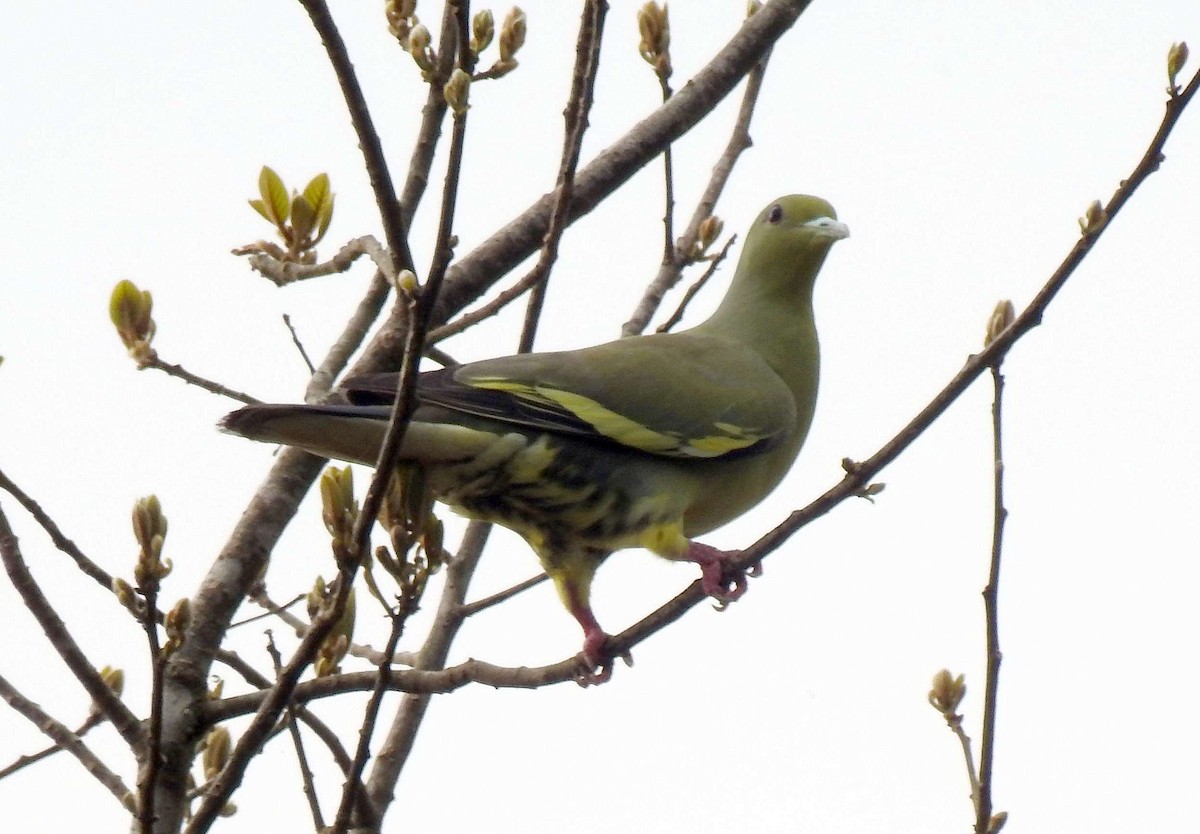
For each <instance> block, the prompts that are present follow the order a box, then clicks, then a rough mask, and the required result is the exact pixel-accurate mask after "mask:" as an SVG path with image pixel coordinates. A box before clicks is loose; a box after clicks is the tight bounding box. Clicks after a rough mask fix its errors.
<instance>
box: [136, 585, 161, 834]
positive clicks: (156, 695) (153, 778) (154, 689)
mask: <svg viewBox="0 0 1200 834" xmlns="http://www.w3.org/2000/svg"><path fill="white" fill-rule="evenodd" d="M157 582H158V580H157V579H156V580H154V582H153V583H152V584H148V585H147V586H146V587H145V588H139V590H140V591H141V592H142V597H143V599H144V600H145V602H146V611H157V610H158V587H157ZM142 628H143V631H144V632H145V634H146V644H147V647H148V648H149V651H150V720H149V722H148V723H147V727H146V750H145V753H144V755H142V756H139V758H140V759H141V761H140V762H139V764H140V767H139V768H138V784H137V790H138V803H137V809H138V810H137V813H138V822H139V824H140V825H141V830H142V832H144V834H150V832H151V831H153V830H154V820H155V819H156V817H155V814H154V799H155V793H156V791H157V788H158V774H159V769H160V765H161V762H162V757H161V754H162V722H163V671H164V670H165V668H166V664H167V661H166V658H165V657H163V655H162V647H161V646H160V645H159V642H158V623H157V622H155V620H154V618H153V617H144V618H143V619H142Z"/></svg>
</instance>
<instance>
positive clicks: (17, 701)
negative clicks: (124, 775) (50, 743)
mask: <svg viewBox="0 0 1200 834" xmlns="http://www.w3.org/2000/svg"><path fill="white" fill-rule="evenodd" d="M0 698H3V699H4V700H5V701H7V702H8V705H9V706H10V707H12V708H13V709H15V710H16V711H17V712H19V713H20V714H21V715H23V716H25V718H27V719H29V722H30V723H31V724H33V725H34V726H35V727H37V728H38V729H39V730H41V731H42V732H43V733H45V734H46V735H47V736H49V737H50V738H51V739H53V740H54V742H55V743H56V744H57V745H58V746H59V747H60V748H62V749H63V750H66V751H67V752H68V753H70V754H71V755H72V756H74V757H75V758H76V759H78V760H79V763H80V764H82V765H83V767H84V769H85V770H86V771H87V772H88V773H90V774H91V775H92V776H94V777H96V781H98V782H99V783H100V784H101V785H103V786H104V787H106V788H108V792H109V793H111V794H112V795H113V796H115V797H116V798H117V801H118V802H120V803H121V805H122V807H124V808H125V809H126V810H131V809H132V807H133V805H134V800H133V793H132V792H131V791H130V790H129V788H127V787H126V786H125V783H123V782H122V781H121V777H120V776H118V775H117V774H115V773H113V772H112V771H111V770H109V769H108V767H107V766H106V765H105V764H104V762H102V761H100V759H99V758H98V757H97V756H96V754H95V753H93V752H92V751H91V750H90V749H89V748H88V746H87V745H86V744H84V743H83V742H82V741H80V739H79V736H77V735H76V734H75V733H72V732H71V731H70V730H69V729H68V728H67V727H66V726H65V725H63V724H61V723H60V722H58V721H56V720H54V719H53V718H51V717H50V716H49V715H48V714H47V713H46V712H45V711H43V710H42V708H41V707H39V706H38V705H37V704H35V703H34V702H33V701H30V700H29V699H28V698H26V697H25V696H24V695H22V694H21V693H20V692H18V691H17V689H16V687H14V686H13V685H12V684H11V683H9V682H8V681H7V680H6V679H5V678H4V677H3V676H0Z"/></svg>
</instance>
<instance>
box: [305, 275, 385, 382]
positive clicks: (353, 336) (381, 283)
mask: <svg viewBox="0 0 1200 834" xmlns="http://www.w3.org/2000/svg"><path fill="white" fill-rule="evenodd" d="M391 289H392V285H391V282H390V281H388V279H387V277H386V276H385V275H384V273H383V272H381V271H379V270H376V271H375V275H374V276H373V277H372V278H371V285H370V286H369V287H368V288H367V292H366V294H365V295H364V296H363V297H362V300H361V301H359V302H358V307H356V308H355V310H354V314H353V315H351V316H350V320H349V321H348V322H346V326H345V327H344V328H342V333H341V335H340V336H338V338H337V341H336V342H334V343H333V346H332V347H331V348H330V349H329V352H328V353H326V354H325V359H324V361H323V362H321V365H320V367H318V368H317V370H316V371H315V372H314V373H313V376H312V379H311V380H309V382H308V386H307V387H306V388H305V389H304V401H305V402H306V403H312V402H318V401H320V400H322V399H324V398H325V397H326V396H327V395H328V394H329V391H330V389H331V388H333V381H334V380H335V379H337V376H338V374H340V373H341V372H342V371H343V370H344V369H345V367H346V363H348V362H349V361H350V357H351V356H353V355H354V352H355V351H356V350H358V349H359V347H361V346H362V343H363V340H364V339H366V338H367V333H369V332H370V330H371V326H372V325H373V324H375V320H376V319H377V318H379V313H380V311H381V310H383V305H384V302H386V301H387V297H388V293H389V292H391Z"/></svg>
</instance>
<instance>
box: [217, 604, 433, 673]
mask: <svg viewBox="0 0 1200 834" xmlns="http://www.w3.org/2000/svg"><path fill="white" fill-rule="evenodd" d="M302 599H304V597H303V596H298V597H296V598H295V599H294V600H292V602H289V603H288V604H287V605H280V604H279V603H277V602H274V601H273V600H272V599H271V598H270V597H268V596H267V595H266V593H265V592H260V593H255V594H251V595H250V601H251V602H253V603H255V604H256V605H260V606H262V607H263V608H265V609H267V613H266V614H259V615H256V616H254V617H248V618H247V619H245V620H241V621H239V622H237V623H236V624H234V625H232V626H230V628H234V627H236V626H243V625H246V624H247V623H251V622H254V621H255V620H259V619H262V618H263V617H270V616H274V617H277V618H278V619H279V620H280V621H282V622H283V623H284V624H285V625H287V626H289V627H291V629H292V630H293V632H295V634H296V636H297V637H303V636H304V633H305V632H306V631H308V629H309V626H310V625H311V623H310V622H309V621H308V620H305V619H303V618H301V617H298V616H296V615H295V614H293V613H292V612H291V611H289V610H288V608H290V607H291V606H292V605H294V604H295V603H296V602H298V601H299V600H302ZM346 654H348V655H350V656H352V657H357V658H361V659H362V660H365V661H367V662H368V663H372V664H374V665H376V666H378V665H379V664H380V663H381V662H383V657H384V654H383V652H381V651H380V650H379V649H373V648H371V647H370V646H368V645H365V644H359V643H351V644H350V646H349V648H347V649H346ZM392 662H393V663H400V664H401V665H404V666H411V665H412V664H413V662H414V658H413V656H412V655H411V654H409V653H407V652H397V653H396V654H395V656H394V657H393V658H392Z"/></svg>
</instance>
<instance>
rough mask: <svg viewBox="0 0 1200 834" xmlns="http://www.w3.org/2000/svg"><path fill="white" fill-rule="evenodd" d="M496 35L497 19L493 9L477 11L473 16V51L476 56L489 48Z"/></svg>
mask: <svg viewBox="0 0 1200 834" xmlns="http://www.w3.org/2000/svg"><path fill="white" fill-rule="evenodd" d="M495 36H496V19H495V18H494V17H493V16H492V10H491V9H484V10H483V11H481V12H476V13H475V17H473V18H471V51H472V52H473V53H475V55H476V56H478V55H479V53H481V52H483V50H485V49H487V48H488V46H489V45H490V44H491V42H492V39H493V38H494V37H495Z"/></svg>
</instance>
